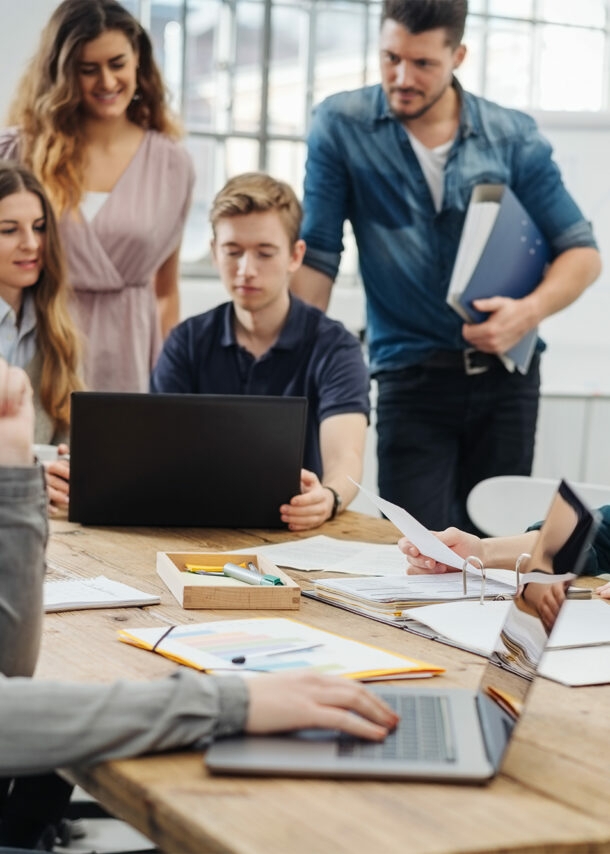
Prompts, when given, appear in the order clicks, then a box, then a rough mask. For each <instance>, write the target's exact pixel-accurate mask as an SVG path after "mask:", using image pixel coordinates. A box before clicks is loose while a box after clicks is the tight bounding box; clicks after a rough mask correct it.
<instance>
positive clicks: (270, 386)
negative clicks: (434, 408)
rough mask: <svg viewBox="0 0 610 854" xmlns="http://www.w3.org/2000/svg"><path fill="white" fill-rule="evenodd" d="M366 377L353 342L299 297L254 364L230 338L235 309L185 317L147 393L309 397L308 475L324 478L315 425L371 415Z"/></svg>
mask: <svg viewBox="0 0 610 854" xmlns="http://www.w3.org/2000/svg"><path fill="white" fill-rule="evenodd" d="M368 389H369V378H368V372H367V368H366V365H365V364H364V360H363V358H362V353H361V350H360V344H359V342H358V340H357V339H356V338H355V337H354V336H353V335H352V334H351V333H350V332H348V331H347V329H346V328H345V327H344V326H343V325H342V324H341V323H339V322H338V321H336V320H330V319H329V318H328V317H326V315H325V314H324V313H323V312H321V311H319V310H318V309H317V308H313V306H310V305H307V304H306V303H304V302H302V301H301V300H299V299H297V298H296V297H292V296H291V299H290V309H289V312H288V317H287V319H286V323H285V324H284V328H283V329H282V331H281V333H280V336H279V338H278V340H277V341H276V342H275V344H274V345H273V346H272V347H271V348H270V349H269V350H268V351H267V352H266V353H264V354H263V355H262V356H261V357H260V358H259V359H256V358H255V357H254V356H253V355H252V354H251V353H249V352H248V351H247V350H246V349H244V348H243V347H241V346H240V345H239V344H238V343H237V341H236V339H235V333H234V311H233V303H230V302H229V303H224V304H223V305H220V306H218V307H217V308H214V309H212V310H211V311H207V312H205V313H204V314H199V315H197V316H196V317H189V318H188V320H185V321H183V322H182V323H181V324H179V325H178V326H177V327H176V328H175V329H174V330H173V331H172V332H171V334H170V335H169V337H168V339H167V341H166V342H165V346H164V347H163V351H162V353H161V355H160V356H159V361H158V362H157V364H156V367H155V369H154V371H153V373H152V376H151V380H150V390H151V391H152V392H180V393H184V394H261V395H281V396H294V397H306V398H307V400H308V403H309V405H308V410H307V430H306V436H305V459H304V465H305V468H307V469H309V470H310V471H314V472H315V473H316V474H317V475H318V477H321V476H322V460H321V456H320V423H321V422H322V421H323V420H324V419H325V418H328V417H329V416H331V415H340V414H343V413H346V412H362V413H363V414H364V415H366V416H367V418H368V415H369V395H368Z"/></svg>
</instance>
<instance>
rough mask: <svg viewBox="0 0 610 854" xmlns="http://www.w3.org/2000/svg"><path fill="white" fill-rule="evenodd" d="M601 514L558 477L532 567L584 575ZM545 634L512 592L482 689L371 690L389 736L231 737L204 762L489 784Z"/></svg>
mask: <svg viewBox="0 0 610 854" xmlns="http://www.w3.org/2000/svg"><path fill="white" fill-rule="evenodd" d="M597 521H598V520H597V516H596V514H595V513H593V512H592V511H590V510H589V509H588V508H587V507H585V505H584V504H583V502H582V501H581V500H580V499H579V498H578V497H577V496H576V495H575V494H574V492H573V490H572V489H571V488H570V487H569V486H568V484H566V483H565V482H564V481H562V483H561V484H560V486H559V488H558V490H557V493H556V494H555V496H554V498H553V501H552V503H551V507H550V509H549V513H548V515H547V518H546V520H545V523H544V525H543V527H542V530H541V532H540V536H539V538H538V541H537V543H536V547H535V549H534V552H533V554H532V556H531V558H530V560H529V561H528V562H527V564H528V565H527V568H526V571H527V572H541V573H556V574H557V573H559V572H561V573H566V572H571V573H573V574H574V575H578V574H579V572H580V571H581V568H582V566H583V563H584V561H585V559H586V553H587V550H588V548H589V546H590V543H591V540H592V538H593V535H594V533H595V530H596V528H597ZM522 566H523V565H522ZM570 577H571V576H568V578H570ZM546 580H548V579H546ZM558 581H560V579H559V578H558ZM531 583H534V582H531ZM482 607H488V606H486V605H483V606H482ZM547 639H548V635H547V630H546V629H545V628H544V626H543V625H542V621H541V620H540V618H539V617H538V615H537V614H536V612H535V611H534V610H533V609H532V608H531V607H530V606H529V605H527V604H526V603H525V602H524V600H523V598H522V596H516V597H515V598H514V600H513V602H512V604H511V606H510V608H509V611H508V614H507V617H506V620H505V623H504V627H503V630H502V633H501V635H500V637H499V638H498V641H497V644H496V650H495V652H494V653H493V655H492V656H491V658H490V660H489V662H488V664H487V666H486V667H485V670H484V673H483V678H482V679H481V682H480V685H479V687H478V689H477V690H476V691H472V690H465V689H459V688H446V689H442V688H427V689H426V688H420V687H419V686H417V687H413V685H412V684H411V685H383V686H376V687H375V688H373V690H374V691H375V692H376V693H377V694H379V695H380V696H382V697H383V698H384V700H386V702H387V703H389V704H390V705H391V706H392V707H393V708H394V709H395V710H396V711H397V712H398V714H399V715H400V723H399V725H398V727H397V729H396V730H395V732H393V733H391V734H390V735H389V736H388V737H387V738H386V739H385V741H384V742H383V743H381V744H378V743H372V742H367V741H364V740H360V739H355V738H353V737H350V736H343V735H341V734H339V733H337V732H336V731H328V730H306V731H298V732H295V733H291V734H289V735H281V736H243V737H238V738H226V739H221V740H218V741H216V742H215V743H214V744H213V745H212V746H211V747H210V749H209V750H208V752H207V754H206V756H205V761H206V764H207V767H208V769H209V770H210V771H211V772H213V773H217V774H256V775H276V776H298V777H301V776H316V777H356V778H357V777H361V778H379V779H395V780H408V779H418V780H434V781H447V782H451V781H453V782H469V783H483V782H485V781H487V780H489V779H491V778H492V777H494V776H495V775H496V774H497V772H498V770H499V768H500V764H501V762H502V758H503V756H504V753H505V751H506V748H507V746H508V744H509V742H510V739H511V737H512V735H513V732H514V730H515V726H516V723H517V721H518V719H519V717H520V715H521V714H522V712H523V709H524V705H525V701H526V697H527V695H528V693H529V691H530V688H531V686H532V680H533V678H534V676H535V674H536V669H537V666H538V664H539V662H540V659H541V658H542V654H543V652H544V648H545V646H546V642H547Z"/></svg>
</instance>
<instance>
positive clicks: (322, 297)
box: [290, 265, 333, 311]
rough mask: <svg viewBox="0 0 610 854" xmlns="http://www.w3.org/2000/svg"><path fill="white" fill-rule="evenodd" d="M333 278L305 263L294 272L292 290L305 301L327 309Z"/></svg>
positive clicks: (324, 309)
mask: <svg viewBox="0 0 610 854" xmlns="http://www.w3.org/2000/svg"><path fill="white" fill-rule="evenodd" d="M332 286H333V280H332V279H331V278H330V276H327V275H325V274H324V273H320V272H319V271H318V270H314V269H313V267H306V266H305V265H303V266H302V267H300V268H299V269H298V270H297V271H296V273H293V274H292V278H291V280H290V290H291V291H292V293H293V294H294V295H295V296H297V297H299V298H300V299H302V300H303V301H304V302H307V303H309V304H310V305H314V306H315V307H316V308H319V309H320V310H321V311H327V310H328V305H329V303H330V293H331V290H332Z"/></svg>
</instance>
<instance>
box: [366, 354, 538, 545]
mask: <svg viewBox="0 0 610 854" xmlns="http://www.w3.org/2000/svg"><path fill="white" fill-rule="evenodd" d="M495 361H496V360H494V362H495ZM539 361H540V357H539V355H537V354H536V355H535V356H534V358H533V360H532V364H531V366H530V369H529V372H528V373H527V374H526V375H525V376H523V375H522V374H519V373H517V372H515V373H514V374H511V373H508V371H506V370H505V369H504V367H503V366H502V365H501V363H500V362H499V361H498V362H497V366H496V365H495V364H494V366H492V367H491V368H490V369H489V370H488V371H486V372H485V373H481V374H477V375H473V376H471V375H468V374H466V373H465V372H464V371H463V370H459V369H445V368H438V367H426V366H425V365H416V366H414V367H410V368H403V369H401V370H397V371H382V372H380V373H378V374H376V379H377V382H378V388H379V394H378V404H377V437H378V442H377V455H378V462H379V474H378V485H379V494H380V495H381V496H382V497H383V498H387V499H388V500H389V501H392V502H394V503H395V504H398V505H400V506H401V507H404V508H405V509H406V510H408V511H409V513H411V514H412V515H413V516H415V518H416V519H418V520H419V521H420V522H421V523H422V524H423V525H425V526H426V527H427V528H429V529H431V530H433V531H440V530H442V529H443V528H446V527H448V526H449V525H455V526H457V527H459V528H463V529H465V530H468V531H476V529H475V528H474V526H473V524H472V522H471V521H470V519H469V518H468V514H467V512H466V499H467V497H468V493H469V492H470V490H471V489H472V488H473V486H474V485H475V484H477V483H478V482H479V481H481V480H484V479H485V478H487V477H493V476H495V475H501V474H504V475H506V474H516V475H529V474H530V473H531V469H532V461H533V457H534V440H535V433H536V420H537V416H538V400H539V388H540V372H539ZM534 521H536V520H534V519H532V522H534ZM515 533H518V532H515Z"/></svg>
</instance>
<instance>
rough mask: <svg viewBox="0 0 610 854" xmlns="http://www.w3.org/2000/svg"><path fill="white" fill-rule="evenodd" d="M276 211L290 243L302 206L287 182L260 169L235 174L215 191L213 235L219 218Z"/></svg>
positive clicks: (296, 236)
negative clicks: (259, 170)
mask: <svg viewBox="0 0 610 854" xmlns="http://www.w3.org/2000/svg"><path fill="white" fill-rule="evenodd" d="M265 211H277V212H278V214H279V217H280V219H281V221H282V225H283V226H284V228H285V230H286V233H287V234H288V239H289V240H290V246H291V247H293V246H294V244H295V243H296V242H297V240H298V239H299V232H300V230H301V220H302V218H303V210H302V208H301V204H300V202H299V200H298V199H297V197H296V194H295V192H294V190H293V189H292V187H291V186H290V185H289V184H286V183H284V181H276V179H275V178H272V177H271V176H270V175H265V174H264V173H263V172H244V173H243V174H242V175H236V176H235V177H234V178H231V179H230V180H229V181H227V183H226V184H225V185H224V187H223V188H222V190H220V192H219V193H218V194H217V195H216V197H215V199H214V201H213V202H212V208H211V210H210V223H211V224H212V231H213V232H214V236H216V226H217V224H218V222H219V220H221V219H225V218H226V217H232V216H240V215H243V214H249V213H253V212H265Z"/></svg>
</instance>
